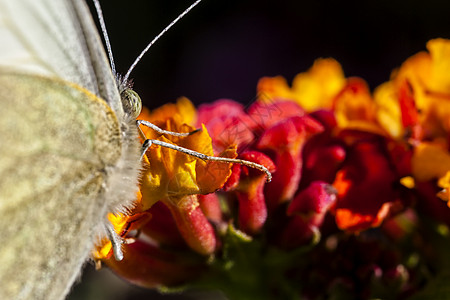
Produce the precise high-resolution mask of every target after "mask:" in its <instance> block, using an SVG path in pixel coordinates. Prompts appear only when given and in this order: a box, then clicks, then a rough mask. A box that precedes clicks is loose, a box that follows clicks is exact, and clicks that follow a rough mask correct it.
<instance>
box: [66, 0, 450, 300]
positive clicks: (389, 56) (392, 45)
mask: <svg viewBox="0 0 450 300" xmlns="http://www.w3.org/2000/svg"><path fill="white" fill-rule="evenodd" d="M88 1H89V0H88ZM101 2H102V5H103V13H104V17H105V21H106V24H107V28H108V30H109V34H110V39H111V43H112V47H113V51H114V55H115V60H116V65H117V69H118V70H119V71H120V72H122V73H125V72H126V70H127V69H128V67H129V66H130V65H131V63H132V62H133V60H134V59H135V57H136V56H137V55H138V54H139V53H140V51H141V50H142V49H143V48H144V47H145V46H146V44H147V43H148V42H149V41H150V40H151V39H152V38H153V37H154V36H155V35H156V34H158V33H159V31H161V30H162V29H163V28H164V27H165V26H166V25H167V24H168V23H169V22H170V21H171V20H172V19H174V18H175V17H176V16H177V15H178V14H179V13H180V12H181V11H183V10H184V9H185V8H186V7H187V6H188V5H189V4H190V3H191V1H184V0H183V1H180V0H171V1H167V0H134V1H126V2H127V3H125V1H123V0H121V1H119V0H103V1H101ZM435 37H445V38H450V1H443V0H428V1H419V0H401V1H393V0H369V1H356V0H354V1H331V0H315V1H287V0H281V1H267V0H266V1H265V0H260V1H253V0H247V1H245V0H224V1H218V0H204V1H203V3H201V4H200V5H199V6H198V7H196V8H195V9H194V10H193V11H192V12H191V13H190V14H189V15H188V16H186V17H185V18H184V19H183V20H182V21H181V22H180V23H178V25H176V26H175V27H174V28H173V29H172V30H170V31H169V32H168V33H167V34H166V35H165V36H164V37H163V38H162V39H161V40H160V41H159V42H158V43H157V44H156V45H155V46H154V47H153V48H152V49H151V50H150V52H149V53H148V54H147V55H146V56H145V57H144V59H143V60H142V61H141V62H140V64H139V65H138V67H137V68H136V69H135V71H134V72H133V73H132V78H134V82H135V86H134V88H135V90H136V91H137V92H138V93H139V94H140V95H141V98H142V99H143V101H144V103H145V105H146V106H148V107H149V108H156V107H158V106H160V105H162V104H163V103H166V102H174V101H175V100H176V99H177V98H178V97H180V96H186V97H188V98H189V99H190V100H191V101H193V102H194V103H195V104H196V105H198V104H200V103H204V102H211V101H214V100H216V99H219V98H231V99H234V100H237V101H240V102H242V103H249V102H251V101H252V99H253V98H254V96H255V89H256V83H257V82H258V79H259V78H261V77H262V76H275V75H283V76H284V77H286V78H287V79H288V81H291V80H292V79H293V77H294V76H295V74H297V73H299V72H303V71H306V70H307V69H308V68H309V67H310V66H311V65H312V63H313V61H314V60H315V59H316V58H319V57H333V58H335V59H337V60H338V61H339V62H340V63H341V64H342V66H343V69H344V72H345V74H346V76H359V77H362V78H364V79H365V80H367V82H368V83H369V86H370V87H371V88H372V89H373V88H375V87H376V86H377V85H379V84H380V83H382V82H384V81H386V80H388V79H389V76H390V73H391V71H392V69H394V68H396V67H398V66H399V65H400V64H401V63H402V62H403V61H404V60H405V59H406V58H408V57H409V56H411V55H413V54H414V53H416V52H418V51H421V50H425V43H426V42H427V41H428V40H429V39H431V38H435ZM102 274H106V275H102ZM85 276H86V277H85V278H84V279H83V283H82V284H81V285H78V286H77V287H76V290H75V291H74V293H73V295H72V298H71V299H72V300H75V299H114V300H119V299H138V298H141V299H145V298H146V296H144V294H145V292H144V291H143V290H141V289H137V288H130V287H129V286H127V285H125V284H124V283H122V282H120V281H114V279H113V283H110V280H111V277H110V275H109V274H108V273H107V272H101V273H95V272H93V271H92V268H88V272H87V275H85ZM113 287H114V288H113ZM118 287H121V288H120V290H122V291H123V293H121V292H117V291H116V288H118ZM108 289H112V291H113V292H112V294H107V295H106V296H105V295H103V296H101V295H100V294H96V293H101V291H105V290H108ZM130 289H131V290H130ZM92 291H94V292H92ZM96 291H97V292H96ZM89 293H94V296H92V297H91V296H88V294H89ZM108 295H109V296H108ZM102 297H103V298H102ZM155 297H156V296H154V295H153V298H152V299H157V298H155ZM180 297H181V296H180ZM180 297H178V298H173V296H170V297H169V298H164V299H193V298H192V296H189V297H188V296H182V297H181V298H180ZM186 297H188V298H186ZM194 298H197V297H196V296H195V297H194Z"/></svg>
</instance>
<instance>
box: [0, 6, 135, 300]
mask: <svg viewBox="0 0 450 300" xmlns="http://www.w3.org/2000/svg"><path fill="white" fill-rule="evenodd" d="M133 115H134V114H133V113H130V112H128V111H125V110H124V108H123V107H122V103H121V98H120V91H119V89H118V87H117V84H116V80H115V78H114V75H113V73H112V71H111V68H110V66H109V63H108V60H107V57H106V55H105V51H104V49H103V46H102V43H101V39H100V38H99V35H98V33H97V29H96V27H95V25H94V22H93V20H92V17H91V15H90V12H89V9H88V7H87V5H86V3H85V2H84V1H82V0H0V228H1V234H0V299H61V298H64V297H65V296H66V295H67V293H68V292H69V290H70V287H71V285H72V284H73V282H74V280H75V279H76V278H77V276H78V275H79V273H80V270H81V268H82V266H83V264H84V262H85V261H86V259H87V258H88V257H89V252H90V250H91V249H92V247H93V244H94V241H95V240H96V239H97V238H98V236H99V235H105V232H104V228H105V222H107V221H106V215H107V213H108V212H119V211H124V210H126V209H127V208H128V207H129V206H130V205H131V202H132V201H133V199H134V198H135V193H136V191H137V177H138V169H139V156H140V145H139V143H138V140H137V132H136V125H135V119H134V118H133Z"/></svg>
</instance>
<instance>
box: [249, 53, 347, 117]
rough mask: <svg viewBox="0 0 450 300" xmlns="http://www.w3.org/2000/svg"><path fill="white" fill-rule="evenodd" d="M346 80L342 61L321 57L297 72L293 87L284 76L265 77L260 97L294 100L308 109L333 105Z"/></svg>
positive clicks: (262, 81)
mask: <svg viewBox="0 0 450 300" xmlns="http://www.w3.org/2000/svg"><path fill="white" fill-rule="evenodd" d="M345 83H346V79H345V77H344V72H343V71H342V68H341V65H340V64H339V63H338V62H337V61H336V60H334V59H332V58H326V59H317V60H316V61H315V62H314V65H313V66H312V67H311V68H310V69H309V70H308V71H307V72H304V73H300V74H298V75H297V76H295V78H294V81H293V83H292V88H291V87H289V85H288V83H287V81H286V79H284V78H283V77H281V76H277V77H273V78H269V77H264V78H262V79H260V81H259V82H258V87H257V90H258V95H259V97H260V98H259V100H260V101H267V100H271V99H287V100H294V101H295V102H297V103H298V104H299V105H300V106H301V107H302V108H304V109H305V110H306V111H308V112H310V111H314V110H317V109H330V108H331V107H332V105H333V99H334V97H335V96H336V95H337V94H338V93H339V92H340V91H341V89H342V88H343V87H344V85H345Z"/></svg>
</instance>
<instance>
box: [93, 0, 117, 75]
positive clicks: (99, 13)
mask: <svg viewBox="0 0 450 300" xmlns="http://www.w3.org/2000/svg"><path fill="white" fill-rule="evenodd" d="M93 2H94V6H95V10H96V11H97V17H98V21H99V23H100V28H101V29H102V34H103V38H104V39H105V44H106V49H107V51H108V57H109V63H110V65H111V70H112V73H113V75H114V77H115V76H116V66H115V64H114V58H113V53H112V50H111V43H110V42H109V36H108V31H106V25H105V19H104V18H103V12H102V8H101V7H100V2H99V1H98V0H93Z"/></svg>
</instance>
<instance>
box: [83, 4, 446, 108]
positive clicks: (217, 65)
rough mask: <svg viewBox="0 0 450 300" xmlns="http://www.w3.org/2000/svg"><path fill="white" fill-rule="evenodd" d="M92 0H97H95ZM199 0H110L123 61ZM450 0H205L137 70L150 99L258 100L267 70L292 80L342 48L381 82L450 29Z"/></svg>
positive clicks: (353, 67) (346, 60)
mask: <svg viewBox="0 0 450 300" xmlns="http://www.w3.org/2000/svg"><path fill="white" fill-rule="evenodd" d="M88 1H89V0H88ZM190 3H191V1H180V0H171V1H167V0H165V1H164V0H134V1H127V3H126V4H125V3H124V1H123V0H121V1H119V0H108V1H102V4H103V10H104V16H105V19H106V23H107V28H108V30H109V34H110V38H111V43H112V47H113V50H114V55H115V60H116V64H117V69H118V70H119V71H121V72H122V73H125V72H126V70H127V69H128V67H129V66H130V65H131V63H132V62H133V60H134V59H135V57H136V56H137V55H138V54H139V53H140V51H141V50H142V49H143V48H144V47H145V46H146V44H147V43H148V42H149V41H150V40H151V39H152V38H153V37H154V36H155V35H156V34H157V33H159V31H160V30H162V29H163V28H164V27H165V26H166V25H167V24H168V23H169V22H170V21H171V20H172V19H174V18H175V17H176V16H177V15H178V14H179V13H180V12H181V11H182V10H184V9H185V8H186V7H187V6H188V5H189V4H190ZM449 16H450V1H443V0H428V1H423V0H422V1H419V0H409V1H408V0H402V1H392V0H369V1H356V0H354V1H331V0H328V1H327V0H315V1H287V0H281V1H267V0H260V1H254V0H250V1H249V0H247V1H245V0H226V1H218V0H204V1H203V3H201V4H200V5H199V6H197V7H196V8H195V9H194V10H193V11H192V12H191V13H190V14H189V15H188V16H186V17H185V18H184V19H183V20H182V21H181V22H180V23H178V25H176V26H175V27H174V28H173V29H172V30H170V31H169V32H168V33H167V34H166V35H165V36H164V37H163V38H162V39H161V40H160V41H159V42H158V43H157V44H156V45H155V46H154V47H153V48H152V49H151V50H150V52H149V53H148V54H147V55H146V56H145V57H144V59H143V60H142V61H141V63H140V64H139V65H138V67H137V68H136V69H135V71H134V72H133V73H132V78H134V81H135V89H136V90H137V91H138V93H140V95H141V97H142V99H143V101H145V104H146V105H147V106H149V107H150V108H152V107H157V106H159V105H161V104H163V103H166V102H170V101H175V100H176V98H177V97H179V96H187V97H188V98H189V99H191V101H193V102H194V103H196V104H198V103H203V102H211V101H213V100H216V99H218V98H224V97H227V98H232V99H234V100H237V101H240V102H244V103H245V102H248V101H251V100H252V99H253V97H254V96H255V89H256V83H257V81H258V79H259V78H261V77H262V76H275V75H283V76H285V77H286V78H287V79H288V80H289V81H291V80H292V79H293V77H294V75H295V74H297V73H299V72H303V71H305V70H307V69H308V68H309V67H310V66H311V65H312V63H313V61H314V60H315V59H316V58H318V57H334V58H335V59H337V60H338V61H339V62H340V63H341V64H342V66H343V68H344V72H345V74H346V75H347V76H360V77H362V78H364V79H366V80H367V81H368V83H369V85H370V87H371V88H374V87H376V86H377V85H378V84H380V83H382V82H384V81H386V80H388V79H389V75H390V73H391V71H392V69H393V68H395V67H398V66H399V65H400V64H401V63H402V62H403V61H404V60H405V59H406V58H407V57H409V56H411V55H412V54H414V53H416V52H418V51H420V50H424V49H425V43H426V41H428V40H429V39H431V38H434V37H447V38H450V17H449Z"/></svg>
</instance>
